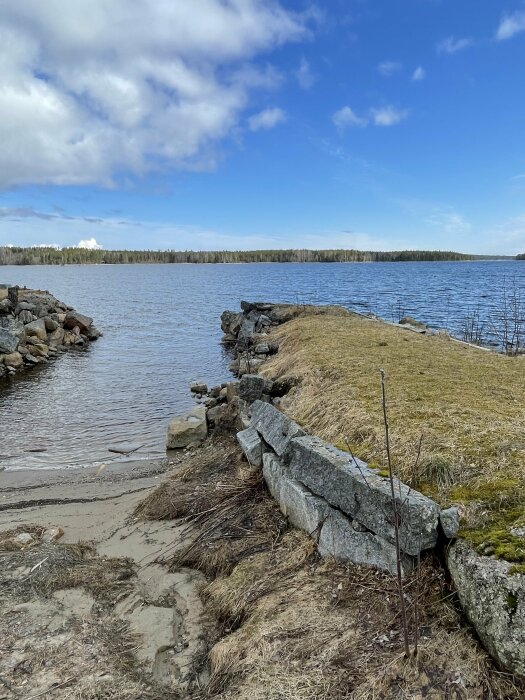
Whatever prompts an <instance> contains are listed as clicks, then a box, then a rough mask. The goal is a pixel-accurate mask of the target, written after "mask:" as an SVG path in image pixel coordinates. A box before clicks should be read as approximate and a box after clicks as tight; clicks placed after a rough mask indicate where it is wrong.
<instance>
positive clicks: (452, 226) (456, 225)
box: [426, 208, 472, 233]
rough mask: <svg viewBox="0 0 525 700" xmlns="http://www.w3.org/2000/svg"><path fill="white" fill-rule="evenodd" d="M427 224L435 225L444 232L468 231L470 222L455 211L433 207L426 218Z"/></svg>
mask: <svg viewBox="0 0 525 700" xmlns="http://www.w3.org/2000/svg"><path fill="white" fill-rule="evenodd" d="M426 223H427V224H431V225H432V226H437V227H438V228H440V229H441V230H442V231H444V232H445V233H468V232H469V231H471V229H472V224H471V223H470V222H469V221H467V220H466V219H465V217H464V216H462V215H461V214H458V213H457V212H455V211H449V210H442V209H439V208H437V209H435V210H434V211H433V212H432V213H431V215H430V216H429V217H428V218H427V219H426Z"/></svg>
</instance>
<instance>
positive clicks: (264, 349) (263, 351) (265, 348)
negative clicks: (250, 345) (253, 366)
mask: <svg viewBox="0 0 525 700" xmlns="http://www.w3.org/2000/svg"><path fill="white" fill-rule="evenodd" d="M254 351H255V354H256V355H268V354H269V352H270V347H269V345H268V343H259V344H258V345H256V346H255V349H254Z"/></svg>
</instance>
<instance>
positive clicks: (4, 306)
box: [0, 299, 13, 316]
mask: <svg viewBox="0 0 525 700" xmlns="http://www.w3.org/2000/svg"><path fill="white" fill-rule="evenodd" d="M12 308H13V305H12V304H11V302H10V301H9V299H2V301H0V315H1V316H3V315H5V314H9V313H11V309H12Z"/></svg>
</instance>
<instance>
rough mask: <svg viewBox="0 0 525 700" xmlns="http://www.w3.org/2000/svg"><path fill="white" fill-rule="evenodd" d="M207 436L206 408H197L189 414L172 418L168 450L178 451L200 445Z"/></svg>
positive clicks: (167, 444)
mask: <svg viewBox="0 0 525 700" xmlns="http://www.w3.org/2000/svg"><path fill="white" fill-rule="evenodd" d="M207 436H208V427H207V424H206V408H205V407H204V406H195V408H194V409H193V410H192V411H190V412H189V413H186V414H184V415H182V416H175V417H174V418H172V420H171V421H170V423H169V425H168V434H167V436H166V449H168V450H176V449H179V448H181V447H188V446H189V445H199V444H200V443H201V442H204V440H206V437H207Z"/></svg>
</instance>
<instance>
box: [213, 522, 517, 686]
mask: <svg viewBox="0 0 525 700" xmlns="http://www.w3.org/2000/svg"><path fill="white" fill-rule="evenodd" d="M313 550H314V547H313V546H312V541H311V539H310V538H308V537H307V536H306V535H305V534H303V533H300V532H297V531H296V532H290V533H288V534H286V535H285V536H284V537H283V538H282V540H281V541H280V542H279V544H278V545H277V546H276V547H275V548H274V549H273V550H271V551H268V552H264V553H261V554H258V555H255V556H253V557H250V558H248V559H246V560H244V561H243V562H241V563H240V564H239V565H238V566H237V567H236V568H235V569H234V570H233V572H232V573H231V575H230V576H229V577H223V578H220V579H217V580H216V581H214V582H213V583H211V584H210V585H209V586H208V587H207V589H205V591H204V597H205V600H207V604H208V610H209V611H212V612H215V613H216V614H218V615H219V616H220V618H221V619H222V621H223V624H225V625H227V626H229V628H230V629H233V630H234V631H233V632H232V633H231V634H229V635H228V636H226V637H225V638H223V639H222V640H221V641H220V642H219V643H218V644H216V645H215V646H214V647H213V649H212V651H211V655H210V659H211V665H212V678H211V682H210V685H209V687H208V688H207V693H206V697H211V698H221V700H227V699H228V700H229V699H230V698H231V699H233V698H235V699H236V700H248V698H249V699H250V700H263V699H271V700H285V699H289V700H292V699H294V700H318V699H319V700H320V699H321V698H323V699H326V698H330V699H331V700H332V699H334V700H337V699H341V700H342V699H343V698H345V699H346V698H347V699H349V700H350V699H351V700H371V699H372V698H375V699H379V698H381V699H384V700H387V699H388V700H391V699H393V698H403V699H404V700H408V698H413V699H415V698H422V697H426V698H435V699H436V700H437V699H438V698H456V699H458V700H459V699H460V698H461V699H465V700H466V699H469V700H471V699H473V698H479V699H480V700H481V699H488V698H494V699H495V698H498V700H503V699H504V698H505V699H506V700H517V699H518V698H521V697H523V692H524V691H525V686H523V685H521V686H520V685H519V684H518V683H516V682H514V681H513V679H512V678H511V677H509V676H505V675H502V674H499V673H498V672H497V671H496V670H495V669H494V667H493V665H492V662H491V661H490V659H489V657H488V656H487V655H486V654H485V653H484V652H483V651H481V650H480V648H479V645H478V644H477V642H476V641H475V639H474V638H473V637H472V635H471V634H470V633H469V631H468V630H466V629H463V628H462V625H461V621H460V618H459V616H458V614H457V613H456V611H455V610H454V608H453V607H452V606H451V605H450V604H449V603H448V602H447V600H446V599H445V593H446V585H445V582H444V580H443V578H442V574H441V573H440V572H439V570H437V569H436V568H435V566H433V565H432V563H431V562H430V561H426V562H424V563H423V568H422V572H421V574H420V581H419V589H418V583H417V578H416V575H414V576H413V577H412V578H411V579H409V580H408V581H407V583H406V595H407V599H408V600H409V602H410V603H411V607H410V612H411V613H412V614H413V612H414V607H413V602H414V600H415V599H416V597H418V599H419V601H420V606H419V617H420V635H421V636H420V647H419V654H418V657H417V658H416V659H409V660H405V659H404V658H403V642H402V639H401V631H400V623H399V611H398V599H397V593H396V588H395V582H394V580H393V579H392V578H391V577H389V576H388V575H385V574H383V573H380V572H378V571H375V570H372V569H368V568H365V567H358V566H355V565H343V564H337V563H335V562H334V561H333V560H324V561H320V560H319V559H318V557H317V556H316V555H315V553H314V551H313ZM418 590H419V595H417V591H418ZM239 621H242V624H241V626H240V627H237V625H238V623H239Z"/></svg>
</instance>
